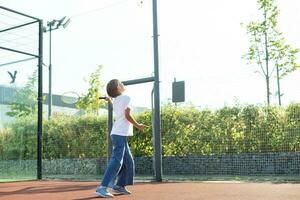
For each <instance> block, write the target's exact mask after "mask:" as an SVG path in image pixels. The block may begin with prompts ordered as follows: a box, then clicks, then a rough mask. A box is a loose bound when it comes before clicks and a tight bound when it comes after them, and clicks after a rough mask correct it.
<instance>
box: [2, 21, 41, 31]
mask: <svg viewBox="0 0 300 200" xmlns="http://www.w3.org/2000/svg"><path fill="white" fill-rule="evenodd" d="M36 22H38V21H33V22H28V23H26V24H21V25H18V26H14V27H11V28H7V29H3V30H0V33H2V32H5V31H10V30H13V29H17V28H21V27H23V26H27V25H30V24H34V23H36Z"/></svg>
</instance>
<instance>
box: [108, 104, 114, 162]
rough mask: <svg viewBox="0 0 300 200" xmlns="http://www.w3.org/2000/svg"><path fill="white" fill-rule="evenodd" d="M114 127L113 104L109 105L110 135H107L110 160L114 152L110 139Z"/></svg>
mask: <svg viewBox="0 0 300 200" xmlns="http://www.w3.org/2000/svg"><path fill="white" fill-rule="evenodd" d="M112 126H113V107H112V104H111V103H108V133H107V142H108V149H107V150H108V152H107V153H108V157H107V158H108V160H109V159H110V156H111V152H112V145H111V139H110V132H111V129H112Z"/></svg>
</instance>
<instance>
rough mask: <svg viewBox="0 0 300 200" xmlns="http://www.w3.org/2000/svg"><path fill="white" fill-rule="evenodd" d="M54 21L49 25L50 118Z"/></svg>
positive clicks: (49, 109)
mask: <svg viewBox="0 0 300 200" xmlns="http://www.w3.org/2000/svg"><path fill="white" fill-rule="evenodd" d="M51 23H52V22H50V24H49V25H50V26H49V94H48V119H50V118H51V114H52V62H51V61H52V59H51V57H52V46H51V44H52V34H51V32H52V24H51Z"/></svg>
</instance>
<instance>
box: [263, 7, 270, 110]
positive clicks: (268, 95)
mask: <svg viewBox="0 0 300 200" xmlns="http://www.w3.org/2000/svg"><path fill="white" fill-rule="evenodd" d="M264 20H265V22H264V25H265V33H264V34H265V53H266V60H265V62H266V84H267V103H268V105H270V76H269V51H268V33H267V11H266V9H265V10H264Z"/></svg>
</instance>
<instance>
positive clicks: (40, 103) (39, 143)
mask: <svg viewBox="0 0 300 200" xmlns="http://www.w3.org/2000/svg"><path fill="white" fill-rule="evenodd" d="M38 59H39V60H38V99H37V100H38V102H37V103H38V119H37V120H38V122H37V123H38V124H37V179H42V138H43V20H39V58H38Z"/></svg>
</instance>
